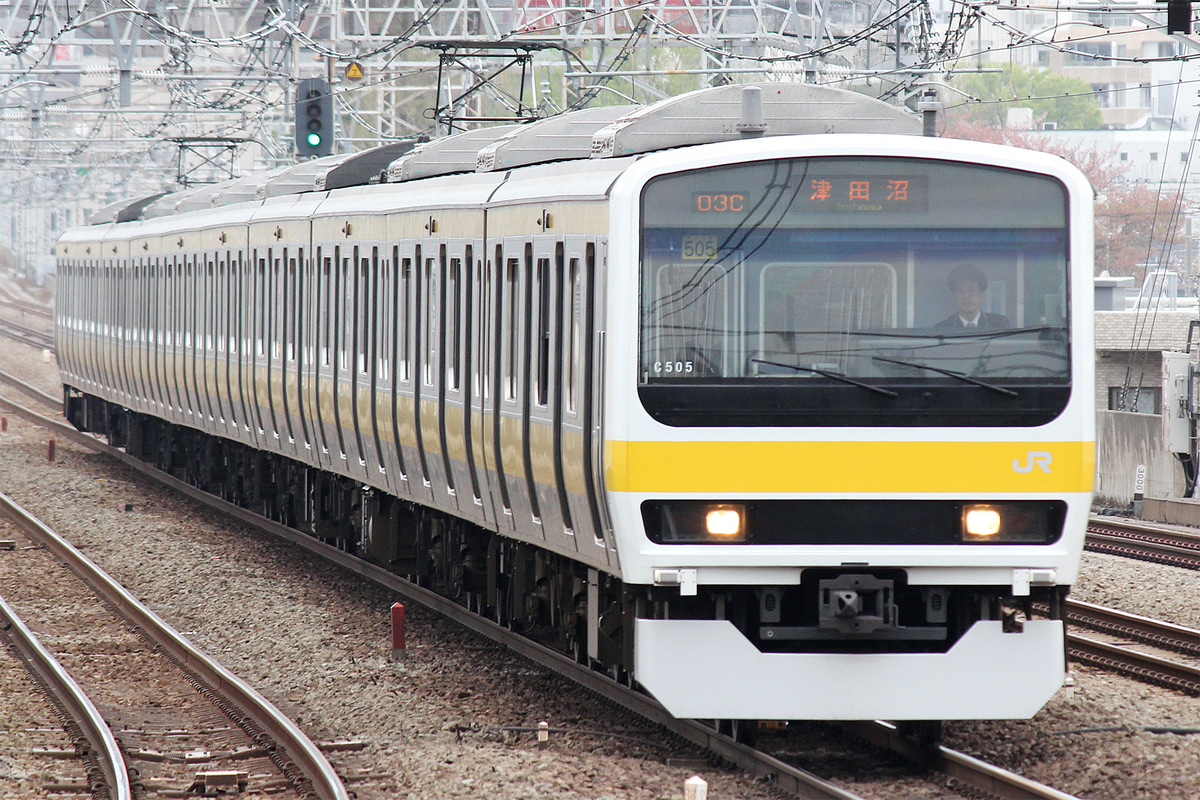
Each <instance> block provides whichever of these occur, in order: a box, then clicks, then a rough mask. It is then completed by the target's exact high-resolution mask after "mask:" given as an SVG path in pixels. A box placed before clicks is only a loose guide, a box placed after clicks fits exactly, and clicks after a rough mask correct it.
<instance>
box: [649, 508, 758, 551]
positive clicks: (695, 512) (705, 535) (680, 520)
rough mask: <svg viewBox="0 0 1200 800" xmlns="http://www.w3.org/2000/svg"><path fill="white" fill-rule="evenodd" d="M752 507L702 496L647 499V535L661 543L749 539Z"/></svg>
mask: <svg viewBox="0 0 1200 800" xmlns="http://www.w3.org/2000/svg"><path fill="white" fill-rule="evenodd" d="M748 511H749V507H748V506H747V505H746V504H744V503H706V502H704V501H703V500H647V501H646V502H645V503H643V504H642V520H643V522H645V524H646V535H647V536H648V537H649V538H650V541H652V542H657V543H659V544H731V543H743V542H747V541H749V540H750V532H749V529H750V518H749V514H748Z"/></svg>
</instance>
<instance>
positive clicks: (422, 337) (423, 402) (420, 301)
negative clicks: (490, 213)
mask: <svg viewBox="0 0 1200 800" xmlns="http://www.w3.org/2000/svg"><path fill="white" fill-rule="evenodd" d="M430 227H432V226H430ZM426 245H427V246H426V247H425V248H423V249H422V251H421V253H420V262H421V263H420V264H419V266H417V271H416V277H417V282H416V287H415V288H416V308H415V309H414V310H415V312H416V313H415V315H414V316H415V322H416V336H415V338H414V341H413V353H414V357H413V370H414V375H413V388H414V391H415V397H414V400H413V416H414V420H415V423H416V425H415V428H416V434H417V457H418V460H419V462H420V465H421V474H422V475H423V476H424V478H425V485H426V487H427V488H428V489H429V491H430V493H431V494H432V498H433V502H434V504H436V505H438V506H440V507H442V508H446V509H452V510H456V509H457V508H458V504H457V502H456V500H455V497H454V492H455V487H454V484H453V483H452V481H453V478H452V476H451V475H450V473H449V472H448V471H447V470H446V461H445V458H444V453H445V447H444V441H445V433H444V431H445V429H444V423H443V415H442V409H443V404H444V402H445V395H444V389H443V386H444V383H443V381H442V369H443V363H442V362H443V359H444V356H445V350H444V347H445V344H444V338H443V334H444V330H445V329H444V325H443V324H442V318H443V314H444V311H445V305H446V297H445V291H444V285H445V281H444V277H445V269H446V248H445V245H444V244H440V243H437V242H428V240H427V243H426ZM430 245H432V246H430Z"/></svg>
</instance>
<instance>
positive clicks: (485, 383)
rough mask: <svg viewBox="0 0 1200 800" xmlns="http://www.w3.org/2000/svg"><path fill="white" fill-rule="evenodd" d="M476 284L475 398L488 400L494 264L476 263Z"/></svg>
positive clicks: (489, 262) (483, 261) (480, 260)
mask: <svg viewBox="0 0 1200 800" xmlns="http://www.w3.org/2000/svg"><path fill="white" fill-rule="evenodd" d="M475 284H476V285H477V286H478V287H479V325H478V326H476V332H475V335H476V337H477V338H476V340H475V342H476V346H475V352H476V356H475V396H476V397H482V398H484V399H487V398H488V397H490V396H491V392H490V391H489V389H490V386H489V380H488V379H489V377H490V376H489V370H488V366H487V365H488V356H489V354H490V352H491V348H490V347H489V341H488V335H489V334H490V333H491V330H492V327H491V325H492V262H491V261H485V260H484V259H482V258H481V259H479V260H478V261H477V262H475Z"/></svg>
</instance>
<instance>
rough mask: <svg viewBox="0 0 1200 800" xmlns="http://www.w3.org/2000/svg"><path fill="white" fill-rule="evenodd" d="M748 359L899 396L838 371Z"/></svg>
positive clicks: (885, 394)
mask: <svg viewBox="0 0 1200 800" xmlns="http://www.w3.org/2000/svg"><path fill="white" fill-rule="evenodd" d="M750 360H751V361H753V362H754V363H756V364H767V365H769V366H772V367H783V368H784V369H794V370H796V371H797V372H811V373H813V374H814V375H820V376H821V377H822V378H831V379H833V380H835V381H840V382H842V383H848V384H850V385H851V386H857V387H858V388H860V389H866V390H867V391H869V392H875V393H876V394H882V395H884V396H886V397H899V396H900V395H899V394H897V393H896V392H893V391H892V390H891V389H884V388H883V387H880V386H872V385H871V384H869V383H863V382H862V381H856V380H854V379H853V378H847V377H846V376H845V375H843V374H842V373H840V372H830V371H829V370H827V369H817V368H816V367H802V366H800V365H799V364H784V363H781V362H779V361H766V360H764V359H761V358H752V359H750Z"/></svg>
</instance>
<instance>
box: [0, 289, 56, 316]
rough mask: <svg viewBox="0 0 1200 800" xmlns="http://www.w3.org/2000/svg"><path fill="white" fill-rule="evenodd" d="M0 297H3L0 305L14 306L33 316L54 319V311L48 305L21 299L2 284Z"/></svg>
mask: <svg viewBox="0 0 1200 800" xmlns="http://www.w3.org/2000/svg"><path fill="white" fill-rule="evenodd" d="M0 297H3V298H5V299H4V300H0V305H6V306H9V307H11V308H15V309H17V310H18V311H20V312H21V313H23V314H32V315H33V316H35V317H41V318H43V319H54V311H53V310H51V309H50V308H49V307H47V306H43V305H38V304H36V303H31V302H29V301H28V300H22V299H21V298H19V297H17V296H16V295H14V294H13V293H12V292H10V291H8V290H7V289H5V288H4V287H2V286H0Z"/></svg>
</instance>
